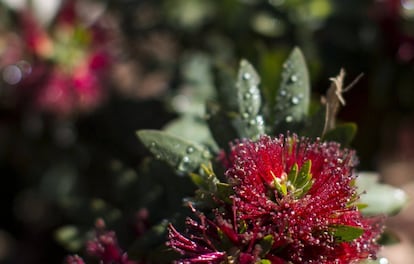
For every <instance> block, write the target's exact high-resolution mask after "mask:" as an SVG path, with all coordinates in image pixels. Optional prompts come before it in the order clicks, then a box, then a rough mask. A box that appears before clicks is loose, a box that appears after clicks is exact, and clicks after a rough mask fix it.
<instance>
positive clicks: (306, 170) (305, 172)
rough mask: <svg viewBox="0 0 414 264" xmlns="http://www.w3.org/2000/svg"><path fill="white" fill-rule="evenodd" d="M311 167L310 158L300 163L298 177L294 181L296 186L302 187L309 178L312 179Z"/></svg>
mask: <svg viewBox="0 0 414 264" xmlns="http://www.w3.org/2000/svg"><path fill="white" fill-rule="evenodd" d="M311 167H312V162H311V161H310V160H308V161H306V162H305V163H303V164H302V167H301V168H300V171H299V173H298V177H297V179H296V181H295V187H296V188H298V189H299V188H303V187H304V186H306V185H307V184H308V183H309V182H310V180H311V179H312V175H311V173H310V171H311Z"/></svg>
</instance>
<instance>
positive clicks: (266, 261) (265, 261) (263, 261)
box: [259, 259, 272, 264]
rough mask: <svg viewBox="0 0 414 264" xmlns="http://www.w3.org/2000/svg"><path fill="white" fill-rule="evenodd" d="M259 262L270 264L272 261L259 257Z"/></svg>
mask: <svg viewBox="0 0 414 264" xmlns="http://www.w3.org/2000/svg"><path fill="white" fill-rule="evenodd" d="M259 264H272V262H271V261H270V260H268V259H261V260H260V262H259Z"/></svg>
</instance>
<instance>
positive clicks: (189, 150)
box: [186, 146, 194, 154]
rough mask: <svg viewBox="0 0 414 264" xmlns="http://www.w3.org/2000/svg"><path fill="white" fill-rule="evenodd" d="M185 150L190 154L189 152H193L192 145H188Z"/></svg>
mask: <svg viewBox="0 0 414 264" xmlns="http://www.w3.org/2000/svg"><path fill="white" fill-rule="evenodd" d="M186 152H187V154H191V153H193V152H194V147H192V146H189V147H188V148H187V150H186Z"/></svg>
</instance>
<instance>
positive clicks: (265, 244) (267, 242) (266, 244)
mask: <svg viewBox="0 0 414 264" xmlns="http://www.w3.org/2000/svg"><path fill="white" fill-rule="evenodd" d="M274 242H275V240H274V238H273V236H272V235H267V236H265V237H264V238H263V239H262V240H261V241H260V246H261V247H262V252H261V253H260V255H261V256H262V257H264V256H266V255H267V253H269V251H270V250H271V249H272V246H273V243H274Z"/></svg>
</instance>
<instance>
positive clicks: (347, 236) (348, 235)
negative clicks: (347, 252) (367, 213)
mask: <svg viewBox="0 0 414 264" xmlns="http://www.w3.org/2000/svg"><path fill="white" fill-rule="evenodd" d="M363 233H364V229H362V228H360V227H356V226H347V225H338V226H334V227H332V235H333V236H334V237H335V240H336V241H337V242H350V241H352V240H354V239H357V238H359V237H360V236H362V234H363Z"/></svg>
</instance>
